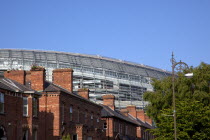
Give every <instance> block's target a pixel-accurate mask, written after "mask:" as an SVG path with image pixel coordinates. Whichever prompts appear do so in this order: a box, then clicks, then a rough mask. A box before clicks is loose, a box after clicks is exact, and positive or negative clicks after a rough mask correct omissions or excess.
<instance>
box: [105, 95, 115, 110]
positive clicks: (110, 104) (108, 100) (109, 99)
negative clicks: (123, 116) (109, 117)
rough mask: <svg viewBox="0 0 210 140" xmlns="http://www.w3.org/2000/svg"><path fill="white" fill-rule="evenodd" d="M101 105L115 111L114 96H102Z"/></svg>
mask: <svg viewBox="0 0 210 140" xmlns="http://www.w3.org/2000/svg"><path fill="white" fill-rule="evenodd" d="M102 98H103V104H104V105H106V106H108V107H110V108H111V109H113V110H115V103H114V101H115V96H114V95H112V94H106V95H103V96H102Z"/></svg>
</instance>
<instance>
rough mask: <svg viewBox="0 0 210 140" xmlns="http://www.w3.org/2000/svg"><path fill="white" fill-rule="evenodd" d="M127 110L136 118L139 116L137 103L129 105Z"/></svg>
mask: <svg viewBox="0 0 210 140" xmlns="http://www.w3.org/2000/svg"><path fill="white" fill-rule="evenodd" d="M127 110H128V111H129V114H131V115H132V116H133V117H134V118H136V117H137V113H136V106H135V105H129V106H127Z"/></svg>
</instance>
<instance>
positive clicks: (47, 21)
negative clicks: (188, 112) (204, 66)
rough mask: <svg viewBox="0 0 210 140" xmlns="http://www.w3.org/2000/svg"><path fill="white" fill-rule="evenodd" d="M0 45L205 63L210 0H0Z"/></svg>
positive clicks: (166, 63) (209, 49) (161, 64)
mask: <svg viewBox="0 0 210 140" xmlns="http://www.w3.org/2000/svg"><path fill="white" fill-rule="evenodd" d="M0 48H18V49H36V50H53V51H62V52H72V53H82V54H94V55H101V56H106V57H111V58H117V59H121V60H126V61H131V62H137V63H140V64H145V65H149V66H153V67H157V68H161V69H166V70H170V69H171V63H170V58H171V53H172V51H173V52H174V54H175V58H176V59H177V61H178V60H180V59H181V60H183V61H184V62H186V63H187V64H188V65H190V66H191V65H192V66H198V65H199V64H200V62H202V61H204V62H206V63H210V0H0Z"/></svg>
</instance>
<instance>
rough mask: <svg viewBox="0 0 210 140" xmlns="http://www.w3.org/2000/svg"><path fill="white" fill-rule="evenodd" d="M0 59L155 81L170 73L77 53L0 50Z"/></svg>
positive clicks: (131, 63) (141, 65)
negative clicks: (80, 67)
mask: <svg viewBox="0 0 210 140" xmlns="http://www.w3.org/2000/svg"><path fill="white" fill-rule="evenodd" d="M0 58H8V59H9V58H10V59H12V58H15V59H20V60H21V59H23V60H31V61H33V62H34V63H35V64H36V63H39V62H48V63H54V64H61V65H67V66H68V65H75V66H77V65H78V66H79V65H82V66H85V67H90V68H99V69H100V68H102V69H106V70H110V71H115V72H118V73H126V74H130V75H141V76H144V77H153V78H157V79H160V78H162V77H165V76H169V75H171V73H170V72H168V71H165V70H162V69H158V68H154V67H150V66H147V65H143V64H137V63H133V62H128V61H122V60H118V59H113V58H108V57H102V56H98V55H84V54H78V53H66V52H56V51H40V50H19V49H0Z"/></svg>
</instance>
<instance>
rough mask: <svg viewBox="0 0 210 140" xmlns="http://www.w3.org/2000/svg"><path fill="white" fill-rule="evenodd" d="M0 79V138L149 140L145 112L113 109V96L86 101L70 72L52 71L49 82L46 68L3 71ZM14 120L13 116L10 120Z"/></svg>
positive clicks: (130, 107) (84, 90)
mask: <svg viewBox="0 0 210 140" xmlns="http://www.w3.org/2000/svg"><path fill="white" fill-rule="evenodd" d="M4 76H5V78H3V79H1V81H0V138H3V137H5V138H7V139H24V140H32V139H33V140H48V139H50V140H58V139H62V137H64V136H67V135H70V137H71V140H92V139H93V140H114V139H118V140H121V139H125V140H126V139H129V140H136V139H138V140H149V139H153V136H152V135H151V134H150V133H149V132H148V131H145V130H146V129H152V126H151V124H152V121H151V119H149V118H148V117H147V116H146V115H145V113H144V111H143V110H136V107H135V106H132V105H131V106H127V108H125V109H122V110H120V111H118V110H115V104H114V100H115V96H113V95H110V94H107V95H104V96H103V105H98V104H96V103H93V102H91V101H90V100H89V90H88V89H86V88H83V89H79V90H78V92H77V94H75V93H73V86H72V85H73V83H72V82H73V81H72V80H73V70H72V69H56V70H54V71H53V81H52V82H49V81H46V80H45V77H46V76H45V69H44V68H42V67H32V68H31V70H30V71H23V70H19V71H15V70H12V71H6V72H5V73H4ZM14 116H15V117H14Z"/></svg>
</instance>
